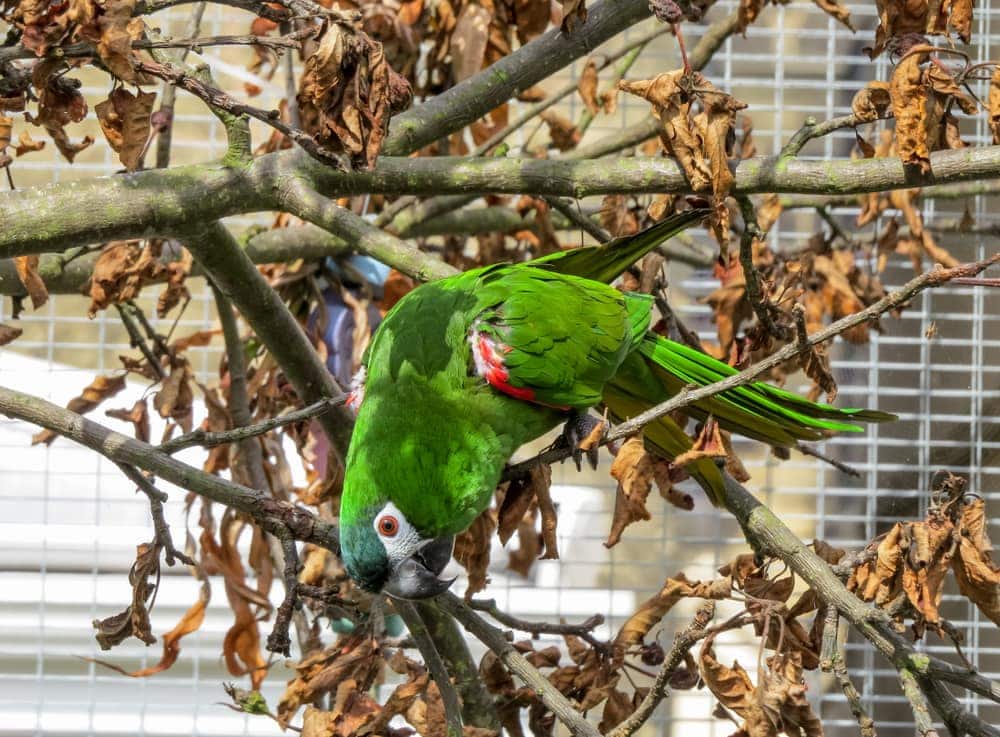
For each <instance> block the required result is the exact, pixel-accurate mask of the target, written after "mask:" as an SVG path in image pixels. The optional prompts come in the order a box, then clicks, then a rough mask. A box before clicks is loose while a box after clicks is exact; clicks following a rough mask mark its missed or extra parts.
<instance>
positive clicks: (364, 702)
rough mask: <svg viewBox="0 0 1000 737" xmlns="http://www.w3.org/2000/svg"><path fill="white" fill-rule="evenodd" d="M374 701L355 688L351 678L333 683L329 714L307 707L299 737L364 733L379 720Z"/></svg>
mask: <svg viewBox="0 0 1000 737" xmlns="http://www.w3.org/2000/svg"><path fill="white" fill-rule="evenodd" d="M380 712H381V707H380V706H379V705H378V702H377V701H375V699H373V698H372V697H371V696H369V695H368V694H366V693H365V692H364V691H362V690H360V689H359V688H358V683H357V682H356V681H355V680H354V679H351V678H349V679H347V680H346V681H343V682H342V683H339V684H337V690H336V691H335V692H334V697H333V700H332V704H331V708H330V710H329V711H321V710H320V709H317V708H316V707H315V706H307V707H306V711H305V714H304V715H303V717H302V737H354V736H355V735H358V734H364V733H366V732H367V731H368V730H367V727H368V725H369V724H371V723H372V722H374V721H375V720H376V719H378V717H379V713H380Z"/></svg>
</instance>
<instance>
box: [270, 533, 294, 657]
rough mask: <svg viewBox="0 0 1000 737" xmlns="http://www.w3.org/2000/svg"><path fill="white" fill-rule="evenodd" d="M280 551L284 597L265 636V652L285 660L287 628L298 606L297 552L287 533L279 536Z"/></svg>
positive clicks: (289, 641)
mask: <svg viewBox="0 0 1000 737" xmlns="http://www.w3.org/2000/svg"><path fill="white" fill-rule="evenodd" d="M278 539H279V540H280V541H281V549H282V553H283V554H284V555H283V557H284V562H285V570H284V574H283V576H284V580H285V596H284V597H283V598H282V600H281V604H279V605H278V609H277V611H276V612H275V614H274V627H273V628H272V629H271V634H269V635H268V636H267V646H266V647H267V650H268V652H272V653H281V654H282V655H284V656H285V657H286V658H287V657H288V656H289V655H291V647H292V638H291V637H289V636H288V628H289V626H290V625H291V623H292V615H293V613H294V612H295V608H296V606H298V604H299V551H298V548H296V546H295V539H294V538H293V537H292V536H291V535H290V534H288V533H285V534H284V535H279V536H278Z"/></svg>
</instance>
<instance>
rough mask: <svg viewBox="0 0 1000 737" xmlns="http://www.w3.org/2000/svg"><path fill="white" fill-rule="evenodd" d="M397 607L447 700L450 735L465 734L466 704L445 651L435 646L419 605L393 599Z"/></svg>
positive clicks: (443, 696)
mask: <svg viewBox="0 0 1000 737" xmlns="http://www.w3.org/2000/svg"><path fill="white" fill-rule="evenodd" d="M393 606H394V607H395V608H396V611H397V612H398V613H399V616H400V617H402V618H403V622H405V623H406V629H408V630H409V631H410V636H411V637H412V638H413V641H414V642H415V643H416V645H417V649H418V650H420V654H421V655H422V656H423V658H424V663H425V664H426V665H427V670H428V671H430V674H431V677H432V678H433V679H434V683H436V684H437V687H438V692H439V693H440V694H441V701H442V702H443V703H444V718H445V723H446V725H447V727H446V729H447V735H448V737H461V735H462V705H461V703H460V702H459V699H458V692H457V691H456V690H455V685H454V684H453V683H452V682H451V676H450V675H449V674H448V669H447V668H446V667H445V664H444V661H443V660H442V659H441V654H440V653H439V652H438V649H437V647H436V646H435V645H434V640H433V639H432V638H431V636H430V633H429V632H428V631H427V627H426V626H425V625H424V621H423V619H422V618H421V617H420V612H418V611H417V607H416V606H415V605H414V604H413V603H412V602H409V601H404V600H400V599H397V600H395V601H393Z"/></svg>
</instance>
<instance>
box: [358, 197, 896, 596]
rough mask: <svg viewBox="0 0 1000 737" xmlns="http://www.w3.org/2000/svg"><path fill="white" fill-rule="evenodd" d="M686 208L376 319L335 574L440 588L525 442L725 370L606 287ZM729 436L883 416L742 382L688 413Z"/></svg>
mask: <svg viewBox="0 0 1000 737" xmlns="http://www.w3.org/2000/svg"><path fill="white" fill-rule="evenodd" d="M704 215H705V211H704V210H691V211H687V212H684V213H681V214H678V215H675V216H672V217H670V218H667V219H666V220H663V221H661V222H659V223H657V224H655V225H653V226H652V227H650V228H647V229H646V230H644V231H642V232H641V233H638V234H636V235H634V236H630V237H625V238H618V239H616V240H613V241H611V242H609V243H607V244H605V245H603V246H598V247H592V248H578V249H574V250H569V251H562V252H558V253H554V254H551V255H548V256H544V257H542V258H537V259H535V260H533V261H528V262H525V263H517V264H498V265H494V266H487V267H484V268H480V269H473V270H471V271H466V272H464V273H462V274H457V275H455V276H451V277H448V278H446V279H441V280H440V281H436V282H431V283H429V284H425V285H423V286H421V287H419V288H417V289H414V290H413V291H412V292H410V293H409V294H408V295H406V296H405V297H404V298H403V299H402V300H400V301H399V303H398V304H397V305H396V306H395V307H394V308H393V309H392V310H391V311H390V312H389V314H388V315H386V317H385V320H384V321H383V322H382V324H381V325H380V326H379V328H378V330H377V331H376V332H375V335H374V336H373V338H372V342H371V345H370V346H369V348H368V352H367V355H366V358H365V361H364V367H362V369H361V370H360V371H359V372H358V375H357V376H356V377H355V381H354V382H353V384H352V394H351V400H350V403H351V404H352V406H353V407H354V408H355V410H356V411H357V423H356V425H355V428H354V435H353V438H352V439H351V445H350V449H349V451H348V454H347V469H346V476H345V479H344V488H343V495H342V498H341V508H340V536H341V537H340V541H341V551H342V557H343V561H344V564H345V566H346V568H347V571H348V573H349V574H350V575H351V577H352V578H353V579H354V580H355V581H356V582H357V583H358V584H359V585H360V586H361V587H362V588H364V589H366V590H368V591H372V592H377V591H385V592H386V593H388V594H390V595H393V596H397V597H401V598H422V597H427V596H433V595H435V594H438V593H440V592H442V591H443V590H444V589H446V588H447V587H448V585H449V584H450V583H451V582H450V581H446V580H441V579H440V578H439V575H440V573H441V571H442V570H443V569H444V567H445V565H447V563H448V561H449V559H450V558H451V551H452V544H453V540H454V536H455V535H456V534H458V533H460V532H462V531H463V530H464V529H465V528H466V527H468V526H469V524H471V523H472V521H473V520H474V519H475V518H476V517H477V516H478V515H479V514H480V513H481V512H482V511H483V510H484V509H485V508H486V507H487V506H488V505H489V503H490V500H491V498H492V495H493V490H494V489H495V487H496V485H497V483H498V482H499V480H500V476H501V474H502V472H503V469H504V465H505V464H506V463H507V461H508V459H509V458H510V457H511V455H512V454H513V453H514V452H515V451H516V450H517V449H518V448H519V447H521V446H522V445H524V444H525V443H527V442H529V441H531V440H534V439H535V438H537V437H539V436H540V435H542V434H544V433H546V432H548V431H549V430H551V429H553V428H554V427H556V426H557V425H559V424H560V423H564V422H565V423H567V428H568V431H567V439H568V440H569V442H571V443H573V444H572V445H571V447H575V441H576V440H577V439H578V438H579V436H580V435H581V434H582V433H583V432H585V431H586V429H587V426H586V423H584V422H581V418H583V417H586V413H587V410H588V409H589V408H591V407H593V406H595V405H598V404H601V403H603V404H604V405H605V406H606V407H607V408H608V410H609V411H610V414H611V416H612V417H613V418H615V419H621V418H627V417H631V416H635V415H636V414H638V413H640V412H642V411H643V410H645V409H648V408H649V407H652V406H654V405H656V404H659V403H660V402H663V401H665V400H667V399H669V398H670V397H671V396H673V395H674V394H676V393H677V392H679V391H681V390H682V389H683V388H684V387H685V386H688V385H691V384H696V385H699V386H704V385H706V384H711V383H713V382H715V381H718V380H720V379H723V378H725V377H727V376H730V375H732V374H734V373H736V370H735V369H733V368H732V367H731V366H729V365H727V364H725V363H722V362H721V361H717V360H716V359H714V358H712V357H710V356H707V355H705V354H704V353H701V352H699V351H697V350H693V349H692V348H689V347H687V346H685V345H682V344H680V343H676V342H674V341H671V340H667V339H666V338H663V337H660V336H658V335H656V334H655V333H651V332H649V331H648V328H649V324H650V320H651V316H652V298H651V297H649V296H648V295H645V294H637V293H624V294H623V293H622V292H620V291H618V290H617V289H614V288H613V287H611V286H609V284H610V282H612V281H613V280H614V279H615V278H616V277H618V276H619V275H620V274H621V273H622V272H624V271H625V269H627V268H628V267H629V266H630V265H631V264H633V263H634V262H635V261H636V260H637V259H639V258H641V257H642V256H643V255H644V254H646V253H647V252H648V251H650V250H651V249H652V248H654V247H656V246H657V245H659V244H660V243H662V242H663V241H664V240H666V239H667V238H670V237H671V236H673V235H675V234H677V233H678V232H680V231H681V230H683V229H684V228H686V227H688V226H689V225H691V224H693V223H694V222H696V221H697V220H699V219H701V218H702V217H704ZM685 411H686V412H687V413H688V414H690V415H692V416H694V417H696V418H698V419H702V420H704V419H705V418H706V417H707V416H708V415H712V416H713V417H715V418H716V419H717V420H718V422H719V424H720V425H721V426H722V427H724V428H726V429H728V430H732V431H734V432H737V433H740V434H741V435H745V436H747V437H750V438H753V439H755V440H759V441H761V442H764V443H768V444H769V445H772V446H779V447H787V446H790V445H793V444H795V443H796V441H799V440H819V439H821V438H823V437H825V436H826V435H828V434H829V433H830V432H834V431H840V432H860V431H861V430H862V428H860V427H858V426H857V425H855V424H852V423H851V422H850V421H851V420H860V421H864V422H882V421H886V420H892V419H895V417H894V416H893V415H890V414H886V413H883V412H876V411H869V410H857V409H837V408H835V407H832V406H830V405H827V404H817V403H814V402H810V401H808V400H807V399H804V398H803V397H800V396H798V395H797V394H793V393H791V392H788V391H785V390H783V389H779V388H777V387H774V386H770V385H768V384H764V383H760V382H756V383H753V384H749V385H746V386H741V387H738V388H735V389H730V390H728V391H726V392H723V393H721V394H717V395H715V396H713V397H711V398H709V399H706V400H704V401H701V402H698V403H697V404H695V405H693V406H689V407H688V408H687V409H686V410H685ZM644 435H645V441H646V444H647V446H649V447H651V448H652V449H653V450H654V451H655V452H658V453H660V454H662V455H663V456H664V457H665V458H668V459H671V458H674V457H676V456H678V455H680V454H681V453H683V452H685V451H687V450H688V449H690V448H691V445H692V442H691V439H690V438H689V437H688V435H687V434H686V433H685V432H684V431H683V430H682V429H681V428H680V427H679V426H678V425H677V424H676V423H675V422H674V421H673V420H672V419H671V418H670V417H660V418H659V419H658V420H656V421H654V422H652V423H650V424H649V425H647V426H646V427H645V429H644ZM687 471H688V472H689V473H690V475H691V476H692V477H694V478H695V479H696V480H697V481H698V482H699V483H700V484H701V485H702V487H704V489H705V491H706V492H707V493H708V496H709V498H710V499H711V500H712V502H713V503H715V504H719V502H720V499H721V498H722V489H723V478H722V472H721V470H720V469H719V467H718V466H717V465H716V464H715V462H713V461H712V460H711V459H703V460H700V461H697V462H694V463H691V464H689V465H688V466H687Z"/></svg>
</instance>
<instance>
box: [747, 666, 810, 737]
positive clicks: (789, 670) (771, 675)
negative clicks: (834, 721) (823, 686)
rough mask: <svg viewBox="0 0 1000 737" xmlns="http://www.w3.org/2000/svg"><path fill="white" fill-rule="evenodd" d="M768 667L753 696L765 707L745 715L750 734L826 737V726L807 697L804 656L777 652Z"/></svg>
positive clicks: (752, 710)
mask: <svg viewBox="0 0 1000 737" xmlns="http://www.w3.org/2000/svg"><path fill="white" fill-rule="evenodd" d="M767 665H768V668H767V670H766V672H765V673H762V674H761V680H760V685H759V686H758V687H757V689H756V692H755V693H754V696H753V698H754V700H755V702H756V703H757V704H759V706H760V707H761V708H759V709H751V710H749V712H748V713H747V714H744V717H745V718H746V720H747V727H746V729H747V732H748V733H749V734H750V735H764V734H777V733H778V732H784V733H785V734H789V735H804V737H823V723H822V722H821V721H820V719H819V717H818V716H817V715H816V713H815V712H814V711H813V708H812V706H811V705H810V704H809V701H808V700H807V698H806V691H807V689H806V685H805V682H804V681H803V679H802V660H801V656H800V654H799V653H797V652H791V653H785V652H782V653H777V654H775V655H773V656H771V657H770V658H768V660H767Z"/></svg>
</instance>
